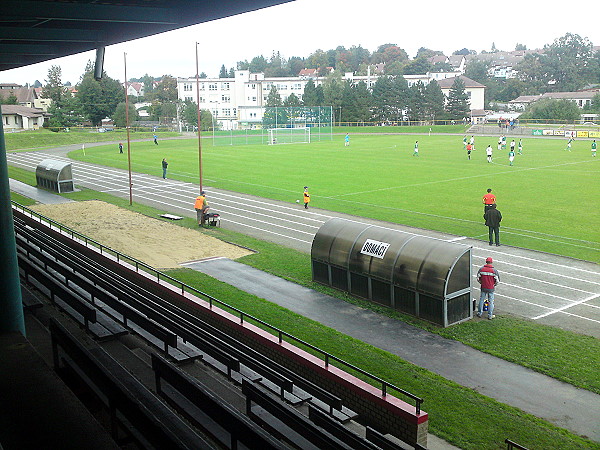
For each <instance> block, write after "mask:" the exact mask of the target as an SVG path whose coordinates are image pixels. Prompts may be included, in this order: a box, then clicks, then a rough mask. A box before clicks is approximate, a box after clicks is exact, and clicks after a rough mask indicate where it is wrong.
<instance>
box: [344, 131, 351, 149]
mask: <svg viewBox="0 0 600 450" xmlns="http://www.w3.org/2000/svg"><path fill="white" fill-rule="evenodd" d="M349 145H350V135H349V134H348V133H346V137H345V138H344V147H348V146H349Z"/></svg>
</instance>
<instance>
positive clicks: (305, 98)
mask: <svg viewBox="0 0 600 450" xmlns="http://www.w3.org/2000/svg"><path fill="white" fill-rule="evenodd" d="M320 87H321V86H319V88H320ZM319 88H317V87H316V86H315V83H314V81H313V80H308V81H307V82H306V84H305V85H304V93H303V94H302V102H303V103H304V106H321V105H323V90H322V89H320V90H319Z"/></svg>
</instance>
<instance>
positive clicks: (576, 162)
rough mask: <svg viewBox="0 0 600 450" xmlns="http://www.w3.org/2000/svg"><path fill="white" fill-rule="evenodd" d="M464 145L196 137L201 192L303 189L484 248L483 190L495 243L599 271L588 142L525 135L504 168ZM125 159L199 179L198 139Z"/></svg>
mask: <svg viewBox="0 0 600 450" xmlns="http://www.w3.org/2000/svg"><path fill="white" fill-rule="evenodd" d="M462 138H463V136H462V135H460V136H459V135H432V136H428V135H427V134H425V135H375V134H372V135H368V134H364V135H362V134H358V133H356V134H354V133H352V132H351V133H350V145H349V146H348V147H346V146H344V135H343V134H342V135H335V136H334V138H333V141H326V142H316V143H311V144H288V145H247V146H229V147H227V146H218V147H214V146H213V145H212V143H211V140H210V139H203V140H202V160H203V180H204V185H205V186H207V187H211V186H212V187H215V188H222V189H228V190H232V191H237V192H244V193H248V194H252V195H257V196H261V197H267V198H272V199H277V200H283V201H288V202H290V203H295V201H296V200H297V199H301V198H302V191H303V187H304V186H309V188H310V194H311V200H312V202H311V206H313V207H316V208H323V209H328V210H335V211H340V212H344V213H350V214H354V215H358V216H365V217H370V218H374V219H380V220H385V221H389V222H395V223H400V224H405V225H410V226H415V227H420V228H425V229H431V230H438V231H442V232H446V233H451V234H456V235H459V236H467V237H471V238H477V239H482V240H487V228H486V227H485V225H484V221H483V205H482V202H481V197H482V196H483V194H485V193H486V189H487V188H491V189H493V193H494V194H495V195H496V197H497V204H498V209H499V210H500V211H501V213H502V215H503V221H502V227H501V240H502V242H503V243H504V244H507V245H515V246H520V247H525V248H530V249H535V250H541V251H546V252H551V253H557V254H562V255H566V256H572V257H575V258H580V259H585V260H589V261H594V262H600V201H599V200H598V198H597V197H596V195H597V193H598V191H599V190H600V189H599V188H600V158H592V156H591V151H590V148H591V140H583V139H582V140H576V141H575V142H574V143H573V147H572V149H571V151H570V152H569V151H567V150H566V140H565V139H552V138H533V137H526V138H525V139H523V155H517V156H516V158H515V161H514V165H513V166H510V165H509V162H508V149H506V150H502V151H498V150H497V139H498V137H497V136H496V137H485V136H476V137H475V147H476V150H475V151H474V152H473V153H472V155H471V159H470V160H468V159H467V154H466V151H465V150H464V148H463V143H462ZM417 140H418V141H419V156H418V157H417V156H413V148H414V144H415V141H417ZM510 140H511V137H510V136H508V137H507V143H510ZM517 142H518V139H517ZM488 145H491V146H492V148H493V150H494V155H493V162H492V163H488V162H487V161H486V154H485V148H486V147H487V146H488ZM131 155H132V156H131V161H132V170H133V171H134V172H141V173H148V174H152V175H157V176H160V175H161V160H162V159H163V158H166V159H167V161H168V162H169V178H175V179H179V180H182V181H188V182H194V183H197V182H198V141H197V140H194V139H191V140H182V139H176V140H162V141H160V143H159V145H158V146H156V145H154V143H153V142H152V141H151V140H149V141H144V142H133V143H132V144H131ZM70 156H71V157H72V158H75V159H79V160H85V161H88V162H92V163H98V164H103V165H108V166H114V167H119V168H127V154H126V153H125V154H119V153H118V148H117V146H116V145H110V146H100V147H93V148H87V149H86V154H85V155H83V154H82V151H81V150H77V151H75V152H72V153H71V154H70Z"/></svg>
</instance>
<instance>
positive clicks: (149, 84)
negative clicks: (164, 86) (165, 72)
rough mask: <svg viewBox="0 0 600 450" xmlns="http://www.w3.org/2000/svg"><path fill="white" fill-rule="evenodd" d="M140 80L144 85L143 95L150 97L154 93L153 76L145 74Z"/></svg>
mask: <svg viewBox="0 0 600 450" xmlns="http://www.w3.org/2000/svg"><path fill="white" fill-rule="evenodd" d="M140 82H141V83H142V84H143V85H144V97H147V98H152V94H153V93H154V77H151V76H150V75H148V74H145V75H144V76H143V77H142V78H141V79H140Z"/></svg>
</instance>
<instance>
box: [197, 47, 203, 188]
mask: <svg viewBox="0 0 600 450" xmlns="http://www.w3.org/2000/svg"><path fill="white" fill-rule="evenodd" d="M199 78H200V76H199V75H198V42H196V105H197V109H198V180H199V182H200V193H202V136H201V132H200V128H201V120H200V115H201V114H200V80H199Z"/></svg>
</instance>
